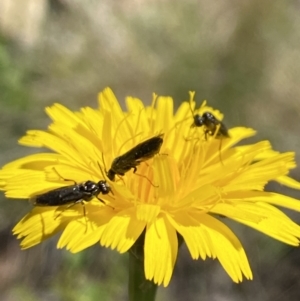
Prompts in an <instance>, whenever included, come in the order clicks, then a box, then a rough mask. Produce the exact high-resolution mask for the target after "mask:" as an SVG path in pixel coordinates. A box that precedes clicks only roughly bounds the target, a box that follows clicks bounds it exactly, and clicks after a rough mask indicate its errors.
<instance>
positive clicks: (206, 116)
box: [191, 112, 230, 139]
mask: <svg viewBox="0 0 300 301" xmlns="http://www.w3.org/2000/svg"><path fill="white" fill-rule="evenodd" d="M191 126H192V127H201V126H204V127H205V131H204V133H205V139H207V135H210V136H213V135H214V134H215V133H216V131H217V133H216V138H217V139H223V138H229V137H230V135H229V133H228V130H227V128H226V126H225V125H224V123H223V122H221V121H220V120H218V119H217V118H216V117H215V116H214V115H213V114H212V113H209V112H205V113H203V114H202V116H201V115H199V114H195V115H194V122H193V124H192V125H191Z"/></svg>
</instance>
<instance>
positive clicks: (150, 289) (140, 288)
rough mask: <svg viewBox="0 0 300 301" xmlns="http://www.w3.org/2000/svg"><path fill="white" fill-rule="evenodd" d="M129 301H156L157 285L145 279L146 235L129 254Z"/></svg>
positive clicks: (142, 236)
mask: <svg viewBox="0 0 300 301" xmlns="http://www.w3.org/2000/svg"><path fill="white" fill-rule="evenodd" d="M128 290H129V301H154V300H155V296H156V291H157V285H155V284H154V283H153V282H152V281H149V280H147V279H146V278H145V270H144V235H143V234H142V235H141V237H140V238H139V239H138V240H137V241H136V243H135V244H134V246H133V247H132V248H131V250H130V252H129V284H128Z"/></svg>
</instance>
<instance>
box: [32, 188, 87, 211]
mask: <svg viewBox="0 0 300 301" xmlns="http://www.w3.org/2000/svg"><path fill="white" fill-rule="evenodd" d="M85 197H86V195H85V193H84V192H82V191H80V190H79V186H78V185H71V186H66V187H61V188H57V189H54V190H51V191H48V192H46V193H44V194H41V195H37V196H34V197H33V198H32V199H31V202H32V203H33V204H34V205H36V206H60V205H65V204H70V203H75V202H77V201H79V200H81V199H84V198H85Z"/></svg>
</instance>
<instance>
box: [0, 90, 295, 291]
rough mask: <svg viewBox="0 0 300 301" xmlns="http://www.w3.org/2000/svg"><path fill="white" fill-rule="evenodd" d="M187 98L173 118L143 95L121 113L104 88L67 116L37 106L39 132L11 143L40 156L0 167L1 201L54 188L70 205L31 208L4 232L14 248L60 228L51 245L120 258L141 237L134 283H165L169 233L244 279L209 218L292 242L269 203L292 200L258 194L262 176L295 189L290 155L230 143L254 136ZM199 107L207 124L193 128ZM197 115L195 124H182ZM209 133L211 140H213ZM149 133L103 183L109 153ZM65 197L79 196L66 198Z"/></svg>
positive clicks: (169, 107)
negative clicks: (95, 100)
mask: <svg viewBox="0 0 300 301" xmlns="http://www.w3.org/2000/svg"><path fill="white" fill-rule="evenodd" d="M193 98H194V94H193V93H190V100H189V101H188V102H183V103H182V104H181V105H180V107H179V108H178V110H177V111H176V113H175V114H173V100H172V98H170V97H157V96H156V95H154V96H153V101H152V105H151V106H144V104H143V103H142V101H141V100H139V99H136V98H132V97H128V98H127V99H126V105H127V111H123V110H122V108H121V107H120V105H119V103H118V101H117V99H116V98H115V96H114V94H113V92H112V91H111V90H110V89H108V88H107V89H105V90H104V91H103V92H102V93H101V94H100V95H99V108H98V109H91V108H83V109H81V111H80V112H72V111H70V110H68V109H67V108H65V107H64V106H62V105H60V104H54V105H53V106H51V107H48V108H47V109H46V112H47V114H48V115H49V117H50V118H51V119H52V121H53V122H52V123H51V124H50V126H49V128H48V130H47V131H38V130H31V131H28V132H27V134H26V135H25V136H24V137H23V138H21V139H20V140H19V143H20V144H22V145H25V146H30V147H42V148H47V149H50V150H51V151H52V153H39V154H34V155H30V156H27V157H24V158H22V159H19V160H16V161H13V162H11V163H9V164H7V165H5V166H4V167H3V168H2V170H1V171H0V187H1V189H2V190H4V191H5V194H6V196H7V197H8V198H23V199H28V198H29V199H32V200H36V198H37V196H40V195H43V194H45V193H48V192H49V191H50V192H53V191H55V189H59V190H58V191H59V192H61V191H63V192H67V194H70V195H71V199H72V197H73V199H72V200H73V202H72V200H71V202H67V201H66V200H68V199H67V197H66V196H63V197H61V195H60V197H58V199H59V200H62V206H35V207H34V208H33V209H32V211H31V212H30V213H29V214H27V215H26V216H25V217H24V218H23V219H22V220H21V221H20V222H19V223H18V224H17V225H16V226H15V228H14V229H13V232H14V234H15V235H17V237H18V238H20V239H23V240H22V242H21V247H22V248H23V249H26V248H30V247H32V246H34V245H36V244H38V243H40V242H42V241H43V240H45V239H46V238H48V237H50V236H52V235H54V234H56V233H58V232H62V234H61V236H60V239H59V242H58V248H63V247H65V248H67V249H68V250H70V251H71V252H79V251H81V250H83V249H85V248H87V247H89V246H91V245H93V244H96V243H100V244H101V245H102V246H105V247H110V248H112V249H116V250H118V251H119V252H120V253H124V252H127V251H128V250H130V249H131V248H132V247H133V246H134V244H135V243H136V242H137V240H138V239H141V238H142V239H143V248H144V272H145V277H146V279H148V280H152V281H153V282H154V283H155V284H158V285H161V284H163V285H164V286H167V285H168V284H169V282H170V279H171V277H172V273H173V270H174V265H175V262H176V258H177V253H178V246H179V235H180V236H181V237H182V239H183V241H184V242H185V243H186V245H187V247H188V250H189V252H190V254H191V257H192V258H193V259H198V258H202V259H203V260H204V259H206V258H207V257H210V258H212V259H215V258H217V259H218V260H219V262H220V263H221V265H222V266H223V268H224V269H225V270H226V272H227V273H228V275H229V276H230V277H231V278H232V280H233V281H234V282H240V281H242V279H243V277H245V278H247V279H252V272H251V269H250V266H249V263H248V260H247V257H246V254H245V251H244V249H243V246H242V244H241V242H240V240H239V239H238V238H237V237H236V235H235V234H234V233H233V232H232V231H231V230H230V228H229V227H228V226H226V225H225V224H224V223H223V222H222V219H221V218H220V216H223V217H227V218H230V219H232V220H235V221H237V222H239V223H242V224H245V225H247V226H250V227H252V228H254V229H256V230H258V231H261V232H263V233H265V234H266V235H269V236H271V237H273V238H275V239H277V240H280V241H282V242H284V243H286V244H289V245H293V246H298V244H299V237H300V227H299V226H298V225H297V224H295V223H294V222H293V221H292V220H291V219H290V218H289V217H287V216H286V215H285V214H284V213H283V212H282V211H280V210H279V209H278V208H277V206H279V207H285V208H289V209H293V210H296V211H300V202H299V201H298V200H296V199H293V198H291V197H287V196H284V195H281V194H278V193H271V192H264V190H263V189H264V186H265V185H266V184H267V183H268V182H269V181H271V180H273V181H277V182H279V183H281V184H284V185H287V186H290V187H292V188H296V189H300V184H299V183H298V182H296V181H295V180H293V179H291V178H289V177H288V173H289V170H290V169H292V168H295V166H296V165H295V162H294V153H292V152H288V153H279V152H276V151H274V150H272V148H271V145H270V143H269V142H268V141H261V142H258V143H255V144H249V145H243V146H235V145H236V144H237V143H238V142H240V141H241V140H243V139H245V138H247V137H250V136H253V135H254V134H255V131H254V130H252V129H249V128H243V127H236V128H232V129H229V130H228V132H227V129H226V128H225V127H223V124H222V123H221V122H220V120H222V118H223V116H222V114H221V113H220V112H219V111H216V110H214V109H213V108H211V107H208V106H207V105H206V103H203V105H202V106H201V107H200V108H199V109H197V110H195V101H194V99H193ZM207 112H208V113H211V114H212V116H213V117H215V121H218V122H216V123H215V124H212V123H210V124H207V123H205V121H207V120H205V118H206V117H207V116H208V115H205V114H206V113H207ZM197 114H198V117H199V118H202V119H201V122H202V123H201V124H199V125H198V126H191V125H192V122H193V116H196V115H197ZM210 122H212V121H210ZM211 125H212V127H211ZM221 131H223V135H220V134H218V133H221V134H222V132H221ZM224 131H225V132H224ZM224 133H225V134H224ZM153 137H161V138H162V139H163V143H162V145H161V147H160V146H159V148H160V149H159V148H157V151H154V152H153V154H152V155H151V156H149V157H146V158H143V159H142V160H136V161H135V158H134V157H126V158H125V161H126V160H128V165H127V166H126V168H125V172H122V170H121V172H118V171H115V173H116V174H117V175H116V177H115V179H114V178H112V177H110V178H108V177H107V175H108V174H109V173H107V172H109V170H110V169H111V167H112V164H113V162H114V160H115V159H116V158H117V157H119V156H122V155H124V154H126V153H127V152H128V151H130V150H132V149H133V148H134V147H136V146H137V145H139V144H140V143H144V142H145V141H149V139H152V138H153ZM144 151H145V150H143V152H144ZM147 151H150V152H151V146H150V149H148V150H147ZM141 157H143V156H141ZM123 159H124V158H123ZM132 162H133V163H135V165H132ZM135 166H136V167H137V170H136V172H133V168H134V167H135ZM130 169H131V170H130ZM118 174H119V175H118ZM122 174H124V175H122ZM86 181H92V183H93V184H94V185H96V188H97V187H98V189H99V186H97V185H98V184H99V181H104V183H105V184H106V185H107V186H106V187H110V189H111V191H110V192H109V193H102V192H103V191H101V189H100V190H97V189H96V190H97V191H96V193H94V194H92V195H88V196H87V197H86V198H84V197H83V195H84V194H81V193H83V192H82V191H81V190H80V189H81V188H82V186H80V185H84V184H85V183H86ZM101 183H103V182H101ZM85 188H86V187H84V189H85ZM94 188H95V186H94ZM70 189H71V190H70ZM72 189H73V190H72ZM76 193H78V194H79V196H81V195H82V198H79V199H76V200H77V201H78V202H75V197H74V194H76ZM50 196H52V197H53V198H55V197H57V196H56V195H53V194H51V195H50ZM68 196H69V195H68ZM84 196H86V195H84ZM99 199H100V200H101V201H99ZM80 200H81V201H80ZM82 200H83V201H82ZM48 201H49V203H48V205H53V200H52V199H51V197H49V199H46V204H44V205H47V202H48ZM54 201H55V200H54ZM82 202H83V203H84V206H82V204H80V203H82ZM64 204H65V205H64ZM37 205H38V204H37ZM56 205H60V204H56Z"/></svg>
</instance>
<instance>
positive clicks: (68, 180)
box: [52, 167, 77, 185]
mask: <svg viewBox="0 0 300 301" xmlns="http://www.w3.org/2000/svg"><path fill="white" fill-rule="evenodd" d="M52 169H53V170H54V171H55V173H56V174H57V175H58V177H59V178H60V179H62V180H63V181H65V182H73V183H74V185H76V184H77V183H76V181H74V180H71V179H65V178H64V177H62V176H61V175H60V174H59V173H58V171H57V170H56V168H55V167H53V168H52Z"/></svg>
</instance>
